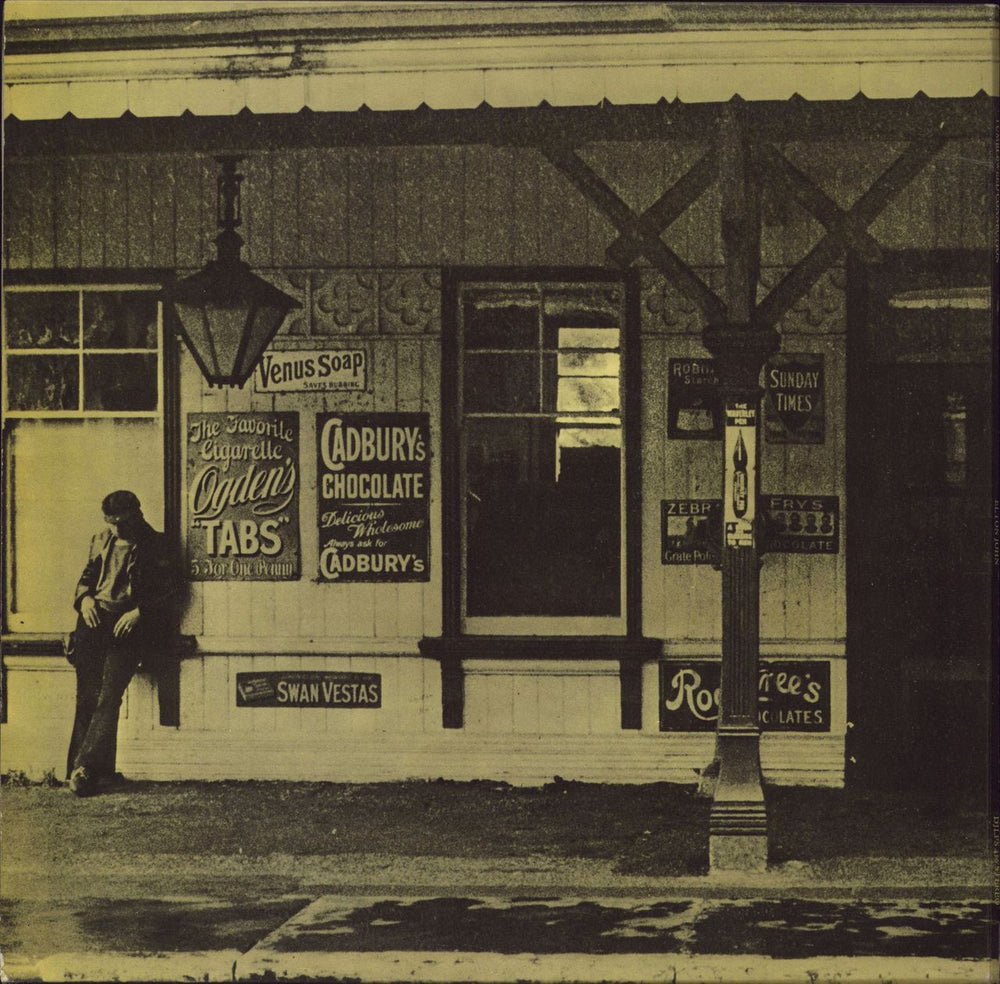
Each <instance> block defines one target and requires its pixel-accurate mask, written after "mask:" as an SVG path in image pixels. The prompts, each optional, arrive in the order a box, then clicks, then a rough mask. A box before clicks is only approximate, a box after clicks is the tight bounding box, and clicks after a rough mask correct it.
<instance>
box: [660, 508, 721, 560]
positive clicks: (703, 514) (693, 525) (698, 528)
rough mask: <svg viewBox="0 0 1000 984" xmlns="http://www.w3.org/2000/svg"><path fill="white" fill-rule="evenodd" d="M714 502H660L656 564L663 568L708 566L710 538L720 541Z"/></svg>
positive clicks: (710, 546)
mask: <svg viewBox="0 0 1000 984" xmlns="http://www.w3.org/2000/svg"><path fill="white" fill-rule="evenodd" d="M721 509H722V503H721V502H720V501H719V500H718V499H662V500H661V501H660V561H661V563H663V564H710V563H712V559H713V558H712V554H713V552H714V553H715V554H718V546H716V547H715V550H714V551H713V549H712V546H713V544H712V543H711V538H712V537H713V536H714V537H715V542H716V544H718V542H719V539H720V533H719V528H718V526H717V525H716V524H717V523H718V517H719V513H720V511H721Z"/></svg>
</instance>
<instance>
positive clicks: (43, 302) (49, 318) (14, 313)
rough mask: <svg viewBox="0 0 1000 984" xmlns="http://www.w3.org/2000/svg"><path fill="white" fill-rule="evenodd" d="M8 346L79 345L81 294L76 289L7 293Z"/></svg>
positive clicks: (61, 346) (48, 346) (56, 346)
mask: <svg viewBox="0 0 1000 984" xmlns="http://www.w3.org/2000/svg"><path fill="white" fill-rule="evenodd" d="M4 296H5V303H4V309H5V317H6V327H7V334H6V341H7V347H8V348H72V349H75V348H78V347H79V345H80V308H79V304H80V295H79V294H78V293H77V292H76V291H73V290H62V291H44V292H39V293H34V292H30V293H20V292H15V291H10V292H8V293H6V294H5V295H4Z"/></svg>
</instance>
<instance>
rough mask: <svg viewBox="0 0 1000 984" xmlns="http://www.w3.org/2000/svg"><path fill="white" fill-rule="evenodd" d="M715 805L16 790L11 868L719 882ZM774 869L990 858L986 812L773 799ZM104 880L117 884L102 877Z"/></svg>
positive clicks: (6, 801) (489, 790)
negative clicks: (458, 873)
mask: <svg viewBox="0 0 1000 984" xmlns="http://www.w3.org/2000/svg"><path fill="white" fill-rule="evenodd" d="M709 807H710V803H709V801H708V800H707V799H704V798H700V797H698V796H696V795H695V793H694V790H693V789H691V788H688V787H682V786H676V785H671V784H667V783H661V784H653V785H645V786H627V785H623V786H613V785H591V784H585V783H569V782H557V783H553V784H550V785H547V786H543V787H541V788H517V787H512V786H508V785H506V784H502V783H486V782H471V783H453V782H444V781H438V782H404V783H372V784H368V785H352V784H333V783H293V782H215V783H194V782H190V783H183V782H176V783H152V782H135V783H126V784H124V785H123V786H121V787H120V788H118V789H115V790H114V791H113V792H109V793H105V794H102V795H99V796H94V797H91V798H86V799H77V798H76V797H74V796H72V795H70V794H69V792H68V790H67V789H65V787H48V786H38V785H34V786H18V785H14V784H11V783H7V784H5V786H4V788H3V835H4V847H3V851H4V856H5V858H6V859H8V860H19V861H26V860H28V859H29V858H31V859H35V860H42V859H44V860H45V861H46V862H47V863H50V864H53V865H58V866H60V868H62V869H65V868H66V867H69V868H72V867H73V866H74V865H75V864H77V863H78V859H80V858H81V857H85V856H88V855H92V854H93V853H95V852H99V853H100V854H101V855H102V856H103V857H104V858H105V863H106V864H107V865H109V866H111V869H112V870H113V867H114V865H115V863H116V859H117V860H118V861H119V862H120V863H122V864H124V865H126V866H127V865H128V864H129V863H130V858H132V857H134V856H135V855H136V854H143V855H188V856H192V857H195V858H196V857H197V856H198V855H213V856H232V857H241V858H248V859H249V858H260V857H266V856H271V855H275V854H280V855H286V856H288V855H290V856H293V857H294V856H297V855H310V856H314V857H315V856H330V857H333V856H336V855H347V854H386V855H388V854H392V855H395V856H400V857H428V856H437V857H450V858H479V859H488V858H525V857H531V856H539V855H542V856H547V857H551V858H553V859H573V858H577V859H595V860H601V861H604V862H608V863H610V864H611V865H612V866H613V868H614V870H616V871H619V872H621V873H623V874H644V875H664V876H676V875H695V874H702V873H704V872H705V870H707V854H708V833H707V829H708V812H709ZM768 808H769V823H770V844H771V858H772V861H773V862H775V863H781V862H787V861H795V860H801V861H810V862H811V861H818V860H823V859H833V858H844V857H863V856H877V857H888V858H894V857H898V858H909V857H918V856H936V857H966V858H974V857H983V858H985V857H986V856H987V852H988V850H989V817H988V813H987V810H988V803H987V800H986V797H985V795H978V796H977V795H976V794H975V793H974V792H969V793H968V794H966V795H964V796H962V795H951V796H949V797H947V798H946V799H943V800H935V799H933V798H929V797H928V796H927V794H926V793H919V794H917V793H913V794H903V793H892V792H883V793H879V794H875V793H871V792H859V791H852V790H842V789H841V790H837V789H802V788H785V787H776V788H773V789H770V790H769V791H768ZM105 872H106V873H110V871H109V869H108V868H105Z"/></svg>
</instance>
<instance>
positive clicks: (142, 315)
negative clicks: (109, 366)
mask: <svg viewBox="0 0 1000 984" xmlns="http://www.w3.org/2000/svg"><path fill="white" fill-rule="evenodd" d="M83 344H84V345H85V346H86V347H87V348H147V349H155V348H156V295H155V294H154V293H152V292H142V291H134V290H131V291H121V290H114V291H84V294H83Z"/></svg>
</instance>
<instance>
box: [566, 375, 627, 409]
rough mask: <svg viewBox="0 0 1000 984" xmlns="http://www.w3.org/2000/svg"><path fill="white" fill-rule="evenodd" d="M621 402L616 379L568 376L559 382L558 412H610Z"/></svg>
mask: <svg viewBox="0 0 1000 984" xmlns="http://www.w3.org/2000/svg"><path fill="white" fill-rule="evenodd" d="M620 403H621V400H620V399H619V396H618V379H617V377H615V378H613V379H605V378H601V379H590V378H587V377H585V376H570V377H568V378H565V379H560V380H559V394H558V397H557V400H556V405H557V409H558V410H560V411H575V412H577V413H579V412H582V411H588V410H589V411H592V412H597V411H600V412H605V413H607V412H610V411H613V410H617V409H618V406H619V404H620Z"/></svg>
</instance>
